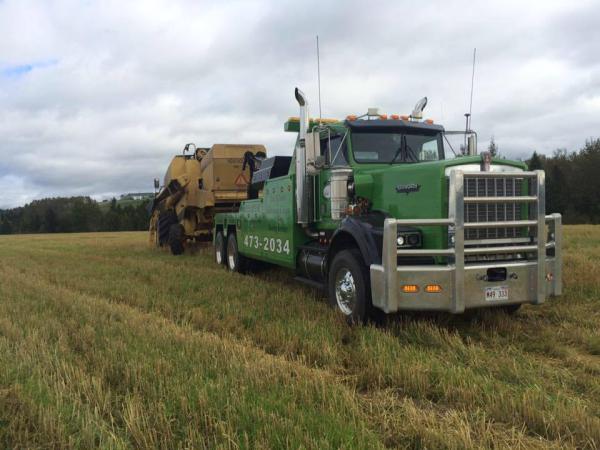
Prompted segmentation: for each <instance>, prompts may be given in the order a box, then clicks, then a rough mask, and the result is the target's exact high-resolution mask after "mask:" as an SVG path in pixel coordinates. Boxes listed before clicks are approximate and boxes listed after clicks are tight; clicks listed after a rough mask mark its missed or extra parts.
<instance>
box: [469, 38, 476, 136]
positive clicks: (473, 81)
mask: <svg viewBox="0 0 600 450" xmlns="http://www.w3.org/2000/svg"><path fill="white" fill-rule="evenodd" d="M476 55H477V48H474V49H473V71H472V72H471V100H470V101H469V118H468V126H469V130H470V129H471V119H472V117H473V115H472V111H473V84H474V83H475V56H476Z"/></svg>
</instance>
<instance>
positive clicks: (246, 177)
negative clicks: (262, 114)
mask: <svg viewBox="0 0 600 450" xmlns="http://www.w3.org/2000/svg"><path fill="white" fill-rule="evenodd" d="M265 157H266V150H265V147H264V146H263V145H244V144H235V145H230V144H215V145H213V146H212V147H211V148H199V147H198V148H197V147H196V146H195V145H194V144H187V145H186V146H185V147H184V149H183V154H181V155H176V156H175V157H174V158H173V160H172V161H171V164H169V167H168V169H167V172H166V174H165V178H164V182H163V185H162V187H160V184H159V180H158V179H155V180H154V187H155V189H156V190H157V193H156V195H155V197H154V201H153V202H152V211H151V218H150V244H151V245H153V246H157V247H163V246H167V245H168V246H169V247H170V249H171V252H172V253H173V254H174V255H179V254H181V253H183V251H184V249H185V246H186V245H187V244H188V243H190V242H210V241H212V228H213V218H214V215H215V213H217V212H225V211H237V209H238V208H239V204H240V202H241V201H242V200H246V199H247V198H248V182H249V181H250V178H251V170H252V168H253V167H254V164H255V163H256V162H257V160H260V159H263V158H265Z"/></svg>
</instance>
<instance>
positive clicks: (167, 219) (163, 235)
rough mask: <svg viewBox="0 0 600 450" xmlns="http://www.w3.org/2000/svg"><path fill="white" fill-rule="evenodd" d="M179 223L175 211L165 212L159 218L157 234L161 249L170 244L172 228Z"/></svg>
mask: <svg viewBox="0 0 600 450" xmlns="http://www.w3.org/2000/svg"><path fill="white" fill-rule="evenodd" d="M176 223H177V215H176V214H175V212H174V211H172V210H169V211H163V212H161V213H160V215H159V216H158V224H157V230H156V232H157V234H158V245H159V246H160V247H162V246H164V245H167V244H168V243H169V233H170V232H171V226H172V225H173V224H176Z"/></svg>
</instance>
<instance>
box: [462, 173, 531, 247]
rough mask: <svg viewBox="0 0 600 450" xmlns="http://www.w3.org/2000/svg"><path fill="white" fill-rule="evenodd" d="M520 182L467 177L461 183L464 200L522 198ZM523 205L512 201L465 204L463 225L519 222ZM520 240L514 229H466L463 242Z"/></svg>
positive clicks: (507, 179)
mask: <svg viewBox="0 0 600 450" xmlns="http://www.w3.org/2000/svg"><path fill="white" fill-rule="evenodd" d="M522 191H523V179H522V178H514V177H511V178H508V177H502V176H498V177H492V178H490V177H485V178H484V177H481V178H477V177H473V178H471V177H469V178H465V181H464V195H465V197H514V196H520V195H523V193H522ZM522 216H523V206H522V205H520V204H517V203H514V202H506V203H469V204H465V222H466V223H468V222H504V221H509V220H521V219H522ZM517 237H519V229H518V228H516V227H502V228H495V227H490V228H475V229H466V230H465V240H466V241H474V240H488V239H510V238H517Z"/></svg>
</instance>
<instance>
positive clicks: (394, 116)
mask: <svg viewBox="0 0 600 450" xmlns="http://www.w3.org/2000/svg"><path fill="white" fill-rule="evenodd" d="M390 119H392V120H398V119H400V116H399V115H398V114H392V115H391V116H390Z"/></svg>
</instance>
